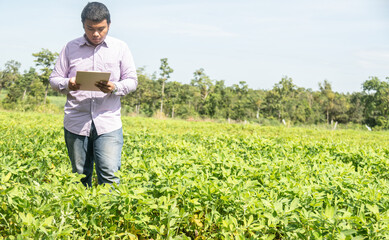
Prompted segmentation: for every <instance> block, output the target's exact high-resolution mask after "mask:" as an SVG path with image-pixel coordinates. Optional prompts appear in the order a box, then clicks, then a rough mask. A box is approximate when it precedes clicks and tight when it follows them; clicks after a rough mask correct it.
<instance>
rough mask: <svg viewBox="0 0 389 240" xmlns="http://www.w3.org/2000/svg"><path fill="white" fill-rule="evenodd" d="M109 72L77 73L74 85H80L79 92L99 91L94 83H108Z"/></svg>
mask: <svg viewBox="0 0 389 240" xmlns="http://www.w3.org/2000/svg"><path fill="white" fill-rule="evenodd" d="M110 76H111V73H110V72H87V71H77V73H76V83H77V84H80V90H84V91H101V90H100V89H99V88H98V87H96V86H95V83H96V82H100V81H107V82H108V81H109V77H110Z"/></svg>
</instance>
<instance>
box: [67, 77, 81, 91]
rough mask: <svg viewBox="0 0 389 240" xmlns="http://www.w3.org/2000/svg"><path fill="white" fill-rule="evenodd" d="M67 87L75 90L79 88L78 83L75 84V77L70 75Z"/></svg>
mask: <svg viewBox="0 0 389 240" xmlns="http://www.w3.org/2000/svg"><path fill="white" fill-rule="evenodd" d="M68 87H69V89H70V90H72V91H77V90H79V89H80V84H77V83H76V78H75V77H72V78H70V79H69V84H68Z"/></svg>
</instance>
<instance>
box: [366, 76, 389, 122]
mask: <svg viewBox="0 0 389 240" xmlns="http://www.w3.org/2000/svg"><path fill="white" fill-rule="evenodd" d="M386 80H387V81H386V82H384V81H380V80H379V79H378V78H377V77H370V78H369V80H367V81H365V82H364V83H363V84H362V87H363V98H362V99H363V104H364V117H365V122H366V123H367V124H369V125H370V126H371V127H374V126H377V127H379V128H389V97H388V96H389V81H388V80H389V78H386Z"/></svg>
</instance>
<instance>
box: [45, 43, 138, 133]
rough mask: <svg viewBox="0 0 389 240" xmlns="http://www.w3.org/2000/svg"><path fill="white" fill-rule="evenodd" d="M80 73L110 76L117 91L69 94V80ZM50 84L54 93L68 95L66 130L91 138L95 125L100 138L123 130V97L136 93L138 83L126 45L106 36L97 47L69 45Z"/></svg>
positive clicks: (78, 44)
mask: <svg viewBox="0 0 389 240" xmlns="http://www.w3.org/2000/svg"><path fill="white" fill-rule="evenodd" d="M77 71H100V72H110V73H111V76H110V79H109V80H110V81H111V82H113V83H114V84H115V86H116V89H117V91H115V93H103V92H98V91H80V90H78V91H69V88H68V83H69V79H70V78H71V77H75V76H76V72H77ZM50 84H51V86H52V88H53V89H54V90H57V91H59V92H61V93H63V94H67V100H66V104H65V117H64V126H65V128H66V129H67V130H68V131H70V132H72V133H74V134H78V135H83V136H89V133H90V128H91V124H92V121H93V122H94V124H95V126H96V131H97V134H98V135H100V134H104V133H109V132H112V131H115V130H117V129H119V128H121V127H122V122H121V118H120V116H121V115H120V109H121V104H120V96H124V95H126V94H128V93H130V92H132V91H135V89H136V87H137V85H138V81H137V75H136V69H135V64H134V61H133V58H132V55H131V52H130V50H129V49H128V46H127V44H125V43H124V42H123V41H120V40H118V39H116V38H113V37H110V36H107V37H106V38H105V40H104V41H103V42H102V43H101V44H99V45H98V46H96V47H94V46H93V45H91V44H90V43H89V42H88V41H87V40H86V39H85V37H80V38H77V39H75V40H73V41H70V42H69V43H68V44H67V45H66V46H65V47H64V48H63V49H62V51H61V53H60V54H59V57H58V60H57V63H56V65H55V67H54V70H53V72H52V74H51V75H50Z"/></svg>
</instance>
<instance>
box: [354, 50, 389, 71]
mask: <svg viewBox="0 0 389 240" xmlns="http://www.w3.org/2000/svg"><path fill="white" fill-rule="evenodd" d="M356 56H357V58H358V61H357V63H358V65H359V66H360V67H363V68H365V69H371V70H379V69H382V70H383V69H387V68H388V66H389V51H388V50H383V51H378V50H369V51H360V52H358V53H357V54H356Z"/></svg>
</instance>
